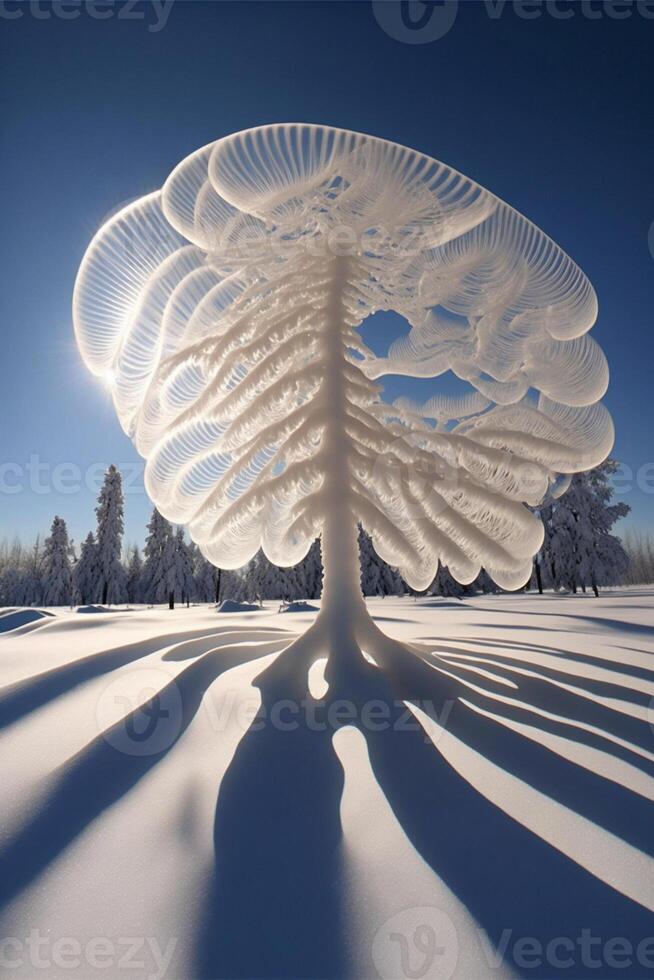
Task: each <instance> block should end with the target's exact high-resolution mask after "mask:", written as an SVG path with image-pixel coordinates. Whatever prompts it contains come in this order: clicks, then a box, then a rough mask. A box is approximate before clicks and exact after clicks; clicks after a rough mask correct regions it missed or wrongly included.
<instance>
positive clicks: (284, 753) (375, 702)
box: [0, 589, 654, 980]
mask: <svg viewBox="0 0 654 980" xmlns="http://www.w3.org/2000/svg"><path fill="white" fill-rule="evenodd" d="M369 608H370V610H371V612H372V613H373V614H374V616H375V619H376V621H377V623H378V624H379V626H380V627H381V628H382V629H383V630H384V631H386V632H387V633H388V634H390V635H391V636H393V637H397V638H401V639H403V640H405V641H411V640H418V639H419V640H422V641H425V640H426V641H428V643H429V644H430V646H431V649H432V650H433V654H434V655H433V656H431V657H427V658H423V659H422V660H421V661H420V662H419V663H420V667H421V671H419V672H417V673H416V676H415V678H412V681H411V685H412V686H411V690H409V689H408V688H404V687H403V686H402V684H401V683H400V682H399V681H396V680H394V681H392V682H388V683H387V682H386V681H385V680H384V679H383V678H381V679H379V680H376V679H375V676H374V675H376V674H379V671H376V670H374V669H373V668H371V669H370V673H371V681H370V687H369V689H368V690H365V689H364V688H359V689H357V691H356V694H354V695H353V697H352V700H349V701H348V700H347V699H346V698H343V697H341V695H342V694H343V692H339V699H338V701H336V702H334V700H333V697H332V694H333V692H330V691H327V692H325V684H324V681H323V679H322V677H321V670H320V664H317V665H315V666H314V668H313V669H312V672H311V676H310V680H309V683H310V693H308V694H307V696H306V697H303V698H302V699H296V700H293V699H291V698H290V697H288V696H285V693H284V691H283V689H282V687H280V685H279V684H276V685H272V684H268V683H262V684H261V687H258V686H257V685H256V683H255V680H256V678H257V676H258V675H260V674H261V673H262V671H264V669H265V668H266V667H267V666H269V665H270V664H271V663H272V662H273V660H274V658H275V657H276V655H277V653H278V652H279V651H280V650H282V649H283V647H284V646H285V645H286V644H287V643H288V642H289V639H290V638H292V637H293V636H294V635H296V634H297V633H300V632H302V631H303V630H304V629H305V628H306V627H307V625H308V624H310V623H311V622H312V621H313V618H314V616H315V612H311V611H309V612H298V613H293V614H280V613H278V611H277V604H269V605H268V606H267V607H266V608H265V609H264V610H261V611H255V612H247V613H245V612H236V613H223V614H221V613H217V612H216V611H215V610H214V609H213V608H212V607H206V606H204V607H192V608H190V609H185V608H177V609H175V610H174V611H173V612H170V611H168V609H163V608H158V609H135V610H130V611H121V612H108V613H107V612H97V613H89V614H86V615H83V614H79V613H76V612H68V611H65V612H62V611H61V610H50V612H53V613H55V615H53V616H46V617H44V618H40V619H39V618H33V617H31V616H25V615H24V614H20V613H13V612H9V613H7V614H6V616H16V619H15V620H14V622H15V623H16V624H18V625H17V628H15V629H7V626H8V625H11V621H10V620H8V619H6V616H0V685H1V690H0V726H1V730H0V772H1V774H2V783H1V785H2V793H1V813H2V816H1V827H0V833H1V836H0V862H1V865H2V872H1V877H0V893H1V902H2V906H3V912H2V918H1V921H0V940H1V942H0V973H2V974H3V975H6V976H9V977H16V978H27V977H30V978H32V977H40V976H42V977H73V978H85V980H86V978H96V977H98V978H100V977H103V978H108V977H109V978H113V977H125V978H130V980H132V978H134V980H136V978H138V980H141V978H145V977H153V978H155V977H156V978H158V980H159V978H162V977H166V978H187V980H191V978H195V977H203V978H217V977H237V976H238V977H252V978H255V977H257V978H262V977H297V978H303V980H309V978H316V977H378V976H379V977H382V978H389V980H390V978H404V977H412V978H421V977H428V978H437V980H446V978H449V977H457V978H462V980H471V978H472V980H475V978H482V977H497V978H500V977H506V976H525V977H539V978H545V977H559V976H562V977H570V978H577V977H647V976H654V915H652V911H653V910H654V862H653V861H652V853H653V850H654V807H653V805H652V801H653V800H654V779H653V776H654V702H653V701H652V698H653V697H654V591H653V590H645V589H640V590H636V589H633V590H629V591H614V592H611V593H606V594H605V595H603V596H601V597H600V599H598V600H596V599H594V598H593V597H592V596H577V597H556V596H553V595H544V596H540V597H539V596H523V595H519V596H510V595H504V596H486V597H475V598H472V599H466V600H464V601H463V602H459V601H457V600H455V599H454V600H443V599H432V600H426V599H425V600H419V601H417V602H415V601H413V600H411V599H384V600H372V601H370V602H369ZM3 620H5V623H4V627H3V623H2V621H3ZM3 630H4V631H3ZM407 700H410V702H411V705H412V706H411V708H410V709H409V708H407V707H406V703H405V701H407ZM257 710H258V711H259V714H258V715H257V717H256V718H255V714H256V712H257Z"/></svg>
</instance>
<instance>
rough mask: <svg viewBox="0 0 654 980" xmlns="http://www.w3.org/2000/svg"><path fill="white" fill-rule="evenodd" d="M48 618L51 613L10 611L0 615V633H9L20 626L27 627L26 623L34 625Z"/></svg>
mask: <svg viewBox="0 0 654 980" xmlns="http://www.w3.org/2000/svg"><path fill="white" fill-rule="evenodd" d="M48 616H52V613H48V612H44V611H43V610H42V609H10V610H9V611H8V612H3V613H1V614H0V633H9V632H11V630H17V629H18V628H19V627H20V626H27V625H28V623H35V622H37V621H38V620H39V619H46V617H48Z"/></svg>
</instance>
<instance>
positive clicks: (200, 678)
mask: <svg viewBox="0 0 654 980" xmlns="http://www.w3.org/2000/svg"><path fill="white" fill-rule="evenodd" d="M166 639H167V640H168V639H170V637H167V638H166ZM205 642H206V641H205ZM287 642H288V641H287V640H286V638H283V639H282V638H280V640H278V641H269V642H261V643H259V644H257V645H250V646H243V645H237V646H234V647H229V646H227V645H225V646H224V647H223V648H220V647H219V646H218V648H217V643H216V637H215V636H214V637H212V644H211V645H212V649H211V650H209V652H207V651H206V650H205V651H204V652H203V653H202V655H201V656H199V658H198V659H195V660H193V662H192V663H191V664H189V666H187V667H184V668H183V669H182V670H181V672H180V673H178V674H177V675H176V676H174V677H173V678H171V680H170V681H169V682H168V683H167V684H165V685H164V686H163V687H161V688H160V689H159V690H158V691H157V692H156V693H155V694H153V695H151V696H150V697H148V698H147V700H145V701H144V702H143V703H142V704H141V705H140V706H139V707H138V708H136V709H134V710H131V711H129V712H128V713H127V714H126V715H125V717H124V718H122V719H121V720H120V721H118V722H116V724H114V725H113V726H112V727H110V728H108V729H106V730H105V731H102V732H101V733H100V734H99V735H98V736H97V737H96V738H94V739H93V740H92V741H91V742H90V743H89V744H88V745H86V746H85V747H84V748H83V749H82V750H81V751H80V752H78V753H77V754H76V755H75V756H73V757H72V758H71V759H70V760H68V761H67V762H66V763H65V764H64V765H63V766H61V767H60V769H59V770H58V771H57V772H55V774H54V777H53V780H52V785H51V787H50V788H49V791H48V793H47V796H46V799H45V800H44V802H43V803H42V804H41V805H40V806H39V807H38V809H37V810H36V811H35V813H34V814H33V815H32V816H31V818H30V819H29V820H28V822H27V823H26V824H25V825H24V826H23V827H22V828H21V829H20V830H19V831H18V832H17V834H16V835H15V836H14V837H13V839H11V840H10V841H9V842H8V843H7V844H6V845H5V846H4V847H3V848H2V849H1V850H0V866H1V867H2V877H1V878H0V908H2V907H4V906H5V905H7V904H8V903H9V902H11V901H12V900H13V899H14V898H15V897H16V896H17V895H18V893H19V892H20V891H22V890H23V889H24V888H25V887H26V886H27V885H29V884H30V883H31V882H32V881H34V880H35V879H36V878H37V877H38V875H40V874H41V873H42V872H43V871H44V870H45V869H46V867H47V866H48V865H49V864H50V863H51V862H52V861H53V860H55V858H57V857H58V856H59V854H61V853H62V852H63V851H64V850H65V849H66V848H67V847H68V846H69V845H70V844H71V843H72V842H73V841H74V840H75V839H76V838H77V837H78V836H79V834H80V833H82V831H83V830H84V829H85V828H86V827H87V826H88V825H89V824H90V823H91V822H92V821H93V820H95V819H96V818H97V817H98V816H99V815H100V814H101V813H102V812H103V811H104V810H106V809H107V808H108V807H110V806H111V805H112V804H114V803H116V802H117V801H118V800H119V799H121V798H122V797H123V796H124V795H125V794H126V793H127V792H129V790H131V789H132V788H133V787H134V786H135V785H136V784H137V782H138V781H139V780H140V779H142V778H143V777H144V776H145V775H146V774H147V773H148V772H149V771H150V770H151V769H152V768H153V767H154V766H156V765H158V764H159V763H160V762H161V760H162V759H163V758H165V756H166V755H167V753H168V752H169V751H170V750H171V749H172V748H173V746H174V745H175V744H176V743H177V741H178V740H179V738H180V736H181V735H182V734H183V733H184V732H185V731H186V729H187V728H188V726H189V725H190V723H191V722H192V720H193V718H194V717H195V715H196V713H197V711H198V708H199V707H200V704H201V702H202V698H203V696H204V694H205V692H206V691H207V689H208V688H209V686H210V685H211V684H212V683H213V682H214V681H215V680H217V679H218V677H220V675H221V674H223V673H224V672H225V671H228V670H231V669H232V668H234V667H238V666H240V665H241V664H245V663H247V662H249V661H252V660H256V659H259V658H260V657H263V656H266V655H268V654H270V653H274V652H278V651H279V650H280V648H281V647H282V646H283V645H285V644H286V643H287ZM166 645H167V644H166ZM130 646H131V648H132V649H131V653H133V652H134V650H133V647H134V646H135V645H130ZM201 652H202V651H201ZM144 734H145V736H146V739H144V737H143V736H144Z"/></svg>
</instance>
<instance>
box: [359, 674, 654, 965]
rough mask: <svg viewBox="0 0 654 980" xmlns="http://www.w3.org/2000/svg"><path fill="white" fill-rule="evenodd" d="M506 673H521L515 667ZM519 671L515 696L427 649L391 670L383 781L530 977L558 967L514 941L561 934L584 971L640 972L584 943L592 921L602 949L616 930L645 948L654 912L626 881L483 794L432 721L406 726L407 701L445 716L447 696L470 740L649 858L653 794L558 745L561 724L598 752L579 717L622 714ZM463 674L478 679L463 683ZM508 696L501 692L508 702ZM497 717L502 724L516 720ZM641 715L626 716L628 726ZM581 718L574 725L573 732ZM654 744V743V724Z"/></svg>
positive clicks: (376, 761) (642, 764)
mask: <svg viewBox="0 0 654 980" xmlns="http://www.w3.org/2000/svg"><path fill="white" fill-rule="evenodd" d="M505 675H506V676H507V677H508V676H510V670H509V669H508V668H507V670H506V671H505ZM513 680H514V681H515V682H516V683H517V685H518V690H517V692H516V691H513V692H511V691H510V690H509V691H508V692H507V688H506V687H503V686H502V685H500V684H496V683H494V681H493V679H492V678H488V677H486V678H484V679H483V680H482V679H480V678H479V677H477V678H476V680H475V686H474V687H471V686H470V685H469V677H465V675H458V676H457V671H456V666H455V665H452V664H451V663H447V665H446V669H445V674H444V675H443V673H442V671H441V670H440V669H438V668H435V667H434V666H433V665H430V664H429V665H428V664H427V663H426V662H425V661H422V662H421V659H420V658H415V659H413V660H412V661H409V660H408V661H407V663H406V664H405V665H402V667H400V669H398V671H397V672H396V673H395V674H394V675H391V677H390V678H389V679H388V683H389V686H390V688H391V690H392V692H393V694H394V695H395V699H392V700H390V702H389V703H390V704H391V705H393V708H392V711H393V714H392V718H393V722H394V723H393V724H391V725H389V726H388V728H387V729H385V730H383V731H371V730H370V728H369V727H365V726H361V725H359V728H360V730H361V732H362V734H363V735H364V737H365V738H366V741H367V743H368V751H369V756H370V761H371V765H372V768H373V771H374V773H375V776H376V778H377V781H378V782H379V785H380V787H381V788H382V790H383V792H384V794H385V796H386V798H387V800H388V802H389V804H390V805H391V807H392V809H393V812H394V813H395V815H396V817H397V819H398V820H399V822H400V823H401V825H402V827H403V828H404V831H405V832H406V834H407V836H408V837H409V839H410V840H411V842H412V843H413V845H414V846H415V847H416V849H417V850H418V852H419V853H420V854H421V856H422V857H423V858H424V860H425V861H426V862H427V863H428V864H429V865H430V866H431V867H432V869H433V870H434V871H435V872H436V873H437V874H438V875H439V876H440V877H441V878H443V880H444V881H445V883H446V884H447V885H448V886H449V887H450V888H451V889H452V891H453V892H454V893H455V894H456V895H457V896H458V898H459V899H460V900H461V901H462V902H463V904H464V905H466V907H467V908H468V909H469V911H470V912H471V913H472V914H473V915H474V916H475V918H476V919H477V921H478V922H479V924H480V925H481V926H482V927H483V928H484V929H485V930H486V932H487V933H488V935H489V937H490V939H491V941H492V943H493V944H494V945H495V947H496V948H499V949H501V948H502V945H503V941H505V940H506V935H507V933H506V932H505V930H511V932H510V935H511V936H512V937H513V939H512V940H510V941H509V943H508V945H507V948H506V949H505V959H506V961H507V963H508V964H509V965H510V966H511V967H512V969H513V970H515V972H516V973H517V974H518V975H520V976H534V977H539V978H545V977H551V976H553V975H558V974H557V972H556V970H554V969H553V963H552V961H551V960H550V961H549V962H543V963H541V965H540V966H538V965H536V964H535V963H533V962H532V963H530V964H529V967H528V968H526V967H525V964H524V963H521V962H516V961H515V960H513V959H512V955H513V952H514V950H513V945H512V943H514V942H515V940H517V939H520V938H525V937H534V938H536V939H537V940H539V942H540V943H541V944H542V946H543V948H545V947H546V946H547V944H548V943H550V942H552V941H554V940H556V939H557V937H563V938H564V939H566V940H571V941H572V942H573V943H574V944H575V954H574V967H573V973H574V976H575V977H587V976H588V977H590V976H600V975H601V976H602V977H613V976H628V977H642V976H644V975H646V973H647V969H645V967H644V966H643V964H642V963H639V962H636V960H635V957H634V958H632V961H631V962H630V963H629V964H627V963H626V962H622V963H621V965H620V966H619V967H618V966H612V964H611V962H606V961H602V962H601V963H599V962H598V961H597V956H596V955H595V954H596V953H597V944H595V946H594V947H593V948H594V953H586V952H583V955H582V948H581V945H580V944H579V943H578V942H577V941H578V939H579V937H583V934H584V933H583V930H591V931H592V934H593V935H594V936H600V937H601V939H602V945H603V944H604V943H605V942H607V941H608V940H610V939H612V938H614V937H625V938H627V939H628V940H629V941H630V942H631V943H632V946H633V950H634V952H635V950H636V948H637V946H638V944H639V943H640V942H641V941H642V940H644V939H646V938H647V937H648V936H650V935H651V933H652V922H653V919H652V913H651V911H649V910H648V909H646V908H645V907H644V906H643V905H641V904H640V903H639V902H637V901H635V900H632V898H629V897H627V895H625V894H622V893H621V892H620V891H619V890H618V886H617V884H616V887H615V888H613V887H611V886H610V885H608V884H606V883H605V882H604V881H602V880H600V879H599V878H598V877H596V876H595V875H593V874H591V873H590V872H589V871H588V870H586V869H585V868H584V867H583V866H582V864H581V863H577V862H576V861H575V860H572V859H571V857H568V856H566V854H565V853H563V851H561V850H559V849H557V847H555V846H553V844H550V843H548V842H547V841H546V840H544V839H542V838H541V837H539V836H538V835H537V834H536V833H535V832H533V831H532V830H531V829H529V826H528V825H529V823H530V821H529V819H528V817H529V814H527V813H525V814H524V818H525V822H524V824H523V823H521V822H520V820H519V819H515V817H514V816H511V815H509V813H507V812H504V811H503V810H502V809H501V808H500V807H499V806H497V805H495V803H493V802H491V801H490V800H489V799H487V798H486V797H485V796H483V795H482V794H481V793H480V792H478V791H477V790H476V789H475V788H474V787H473V786H472V785H471V784H470V783H469V782H468V781H467V780H466V779H465V778H464V775H461V774H460V773H459V772H457V771H456V770H455V769H454V768H452V766H451V765H450V764H449V763H448V762H447V761H446V759H445V758H444V757H443V756H442V754H441V753H440V752H439V751H438V750H437V749H436V748H435V746H434V744H433V743H432V742H431V741H430V740H428V739H426V738H425V732H424V730H422V729H419V728H416V730H414V731H406V730H403V727H404V726H402V725H400V724H399V722H400V720H401V718H402V717H403V708H400V707H398V701H399V704H401V703H402V702H411V703H414V704H416V705H418V706H419V707H422V708H423V709H425V710H428V712H429V713H430V714H431V715H432V716H434V717H439V716H440V717H444V716H443V709H444V708H445V707H446V705H447V704H448V703H449V705H450V707H451V710H450V712H449V715H447V723H446V728H447V732H448V733H450V734H451V735H453V736H454V737H455V738H456V739H458V740H460V742H461V743H463V744H464V745H465V746H466V747H468V748H469V749H472V750H473V751H474V752H475V753H476V754H477V755H478V757H479V759H480V760H488V761H489V762H490V763H492V764H493V765H494V766H497V767H499V768H500V769H501V770H503V771H504V772H505V773H508V774H510V775H511V776H512V777H516V778H517V779H519V780H520V781H521V782H522V783H524V784H525V786H526V787H530V788H531V789H534V790H536V791H537V792H538V793H539V794H542V795H543V797H547V798H549V799H550V800H553V801H555V802H556V804H557V806H559V807H561V808H562V814H563V813H564V810H563V808H565V810H567V811H570V812H571V813H572V814H578V815H580V816H582V817H585V818H586V820H588V821H589V822H590V823H591V824H593V825H596V826H598V827H601V828H603V829H604V830H605V831H607V832H608V833H609V834H611V835H614V837H615V839H616V840H617V841H625V842H627V843H628V844H630V845H631V846H632V847H633V848H637V849H639V850H640V851H642V852H643V859H644V860H647V858H645V855H646V854H652V853H653V852H654V835H653V834H652V826H653V825H654V823H653V818H654V804H653V803H652V801H651V799H650V798H645V797H644V796H642V795H639V793H637V792H633V791H632V790H631V789H630V788H628V787H627V786H626V785H621V784H619V783H618V782H615V781H613V780H612V779H608V778H605V777H604V775H602V774H601V773H599V772H595V771H590V770H589V769H588V768H585V767H583V766H581V765H578V764H576V763H575V762H574V761H572V759H568V758H565V757H562V755H560V754H557V753H556V752H555V751H553V750H552V749H551V748H550V747H548V744H547V742H546V735H547V734H548V733H549V734H556V735H559V736H567V738H572V739H574V741H575V742H584V743H585V744H587V745H593V746H594V747H596V746H597V745H598V744H600V743H602V736H601V728H600V732H599V733H594V732H589V731H584V730H583V729H580V728H579V727H578V726H579V725H584V724H590V722H589V721H588V719H592V722H594V723H596V724H597V723H598V722H599V721H600V720H603V721H604V722H606V723H607V730H608V728H609V727H610V726H609V725H608V720H609V718H610V716H611V715H612V714H613V713H612V712H611V711H610V710H609V709H607V708H606V707H604V706H603V705H598V704H596V703H594V702H593V701H592V700H588V699H586V698H584V697H577V696H575V695H572V694H570V693H569V692H566V691H561V690H560V689H557V688H553V687H552V686H551V685H548V684H547V683H546V682H545V681H541V680H540V679H539V678H524V677H522V676H519V675H518V674H514V675H513ZM462 682H464V683H465V682H468V683H465V689H464V688H462V687H461V683H462ZM385 683H386V681H385V680H383V679H381V680H380V681H379V682H378V683H377V688H378V690H377V691H376V693H375V697H379V698H388V694H385V693H384V684H385ZM482 685H483V686H482ZM605 687H606V690H605V692H604V693H605V695H606V696H607V697H608V696H609V695H610V694H615V692H614V691H611V685H609V684H607V685H605ZM507 694H508V696H507ZM498 695H499V696H500V697H501V699H502V700H498ZM523 702H524V704H523ZM539 704H540V705H541V710H542V711H547V710H548V708H549V709H551V708H552V707H553V706H554V705H555V704H556V705H557V710H558V712H559V715H560V717H563V718H565V721H560V720H559V721H557V720H556V718H552V717H547V716H546V715H543V714H534V713H533V712H532V711H530V710H529V708H530V706H536V708H537V710H538V706H539ZM426 706H428V708H427V707H426ZM498 719H503V720H504V724H503V723H501V721H499V720H498ZM631 720H632V719H626V718H624V717H622V716H621V718H620V726H621V727H622V725H623V723H624V722H629V721H631ZM516 722H518V723H520V722H521V723H522V724H529V725H530V726H532V727H533V729H534V734H533V737H531V738H530V737H525V734H524V730H523V731H520V730H516V729H515V727H513V728H512V727H510V726H511V725H514V726H515V723H516ZM570 724H572V725H573V726H574V727H572V728H570V727H569V725H570ZM634 727H636V726H634ZM647 728H648V726H647V725H646V724H645V723H640V726H639V728H638V732H637V735H638V742H639V743H640V744H642V743H643V742H647V737H646V730H647ZM400 729H402V730H400ZM634 734H635V732H634V731H631V735H632V736H633V735H634ZM539 739H540V740H539ZM541 741H542V742H544V743H545V744H540V742H541ZM648 744H649V745H650V746H651V731H650V732H649V743H648ZM602 749H603V751H604V752H605V753H607V754H608V753H610V754H611V755H612V756H613V757H615V758H622V759H625V758H626V759H628V761H629V763H630V765H632V766H634V767H638V768H640V769H642V770H643V771H646V772H649V773H650V774H651V773H652V772H653V771H654V767H653V766H652V764H651V761H650V762H647V761H645V760H644V759H642V758H639V757H638V755H636V754H634V753H633V752H630V751H629V750H627V749H625V748H624V746H621V745H615V744H613V743H610V742H606V741H603V743H602ZM520 816H522V814H520ZM605 846H606V847H607V848H608V849H611V847H612V846H613V842H612V840H611V838H606V845H605ZM583 851H584V848H583V847H579V849H578V852H575V853H578V854H579V857H580V861H581V860H583ZM609 864H610V862H609ZM609 876H610V875H609ZM649 900H650V901H651V889H650V890H649ZM559 952H560V950H559ZM557 955H558V954H557ZM554 965H555V964H554ZM645 965H646V964H645ZM598 967H601V972H599V973H598ZM489 972H490V971H489Z"/></svg>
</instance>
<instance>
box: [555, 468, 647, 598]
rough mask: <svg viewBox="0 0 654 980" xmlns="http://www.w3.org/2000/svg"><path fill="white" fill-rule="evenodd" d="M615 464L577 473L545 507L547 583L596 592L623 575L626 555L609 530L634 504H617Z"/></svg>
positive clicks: (622, 577)
mask: <svg viewBox="0 0 654 980" xmlns="http://www.w3.org/2000/svg"><path fill="white" fill-rule="evenodd" d="M616 469H617V463H616V462H615V460H612V459H607V460H605V462H603V463H601V464H600V465H599V466H596V467H595V468H594V469H593V470H591V471H590V472H588V473H580V474H576V475H575V476H573V478H572V480H571V482H570V487H569V488H568V490H567V491H566V493H564V494H563V496H562V497H560V498H559V499H558V500H555V501H553V502H552V503H551V504H549V505H548V506H547V507H545V508H543V509H542V510H541V518H542V520H543V525H544V528H545V539H544V542H543V547H542V549H541V552H540V554H539V564H540V572H541V582H542V583H543V584H544V585H550V586H551V587H553V588H555V589H559V588H565V589H570V590H571V591H572V592H576V591H577V589H578V588H579V587H581V588H582V589H583V590H584V591H585V589H586V587H588V586H589V587H590V588H592V590H593V592H594V593H595V595H598V592H599V586H600V585H609V584H615V583H617V582H620V581H623V580H624V578H625V576H626V570H627V565H628V556H627V554H626V552H625V550H624V547H623V545H622V542H621V541H620V539H619V538H618V537H616V536H615V535H613V534H611V529H612V528H613V525H614V524H615V523H616V521H618V520H620V518H622V517H625V516H626V515H627V514H628V513H629V510H630V508H629V506H628V504H625V503H622V502H618V503H613V488H612V487H611V482H610V481H611V477H612V476H613V474H614V473H615V471H616Z"/></svg>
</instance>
